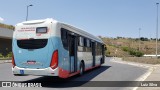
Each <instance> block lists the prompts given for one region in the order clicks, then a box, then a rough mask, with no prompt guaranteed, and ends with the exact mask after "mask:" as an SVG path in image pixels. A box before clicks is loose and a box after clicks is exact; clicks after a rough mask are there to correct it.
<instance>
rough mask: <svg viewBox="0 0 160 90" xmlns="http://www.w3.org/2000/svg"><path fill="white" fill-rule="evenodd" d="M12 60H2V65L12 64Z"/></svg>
mask: <svg viewBox="0 0 160 90" xmlns="http://www.w3.org/2000/svg"><path fill="white" fill-rule="evenodd" d="M11 62H12V60H0V64H3V63H11Z"/></svg>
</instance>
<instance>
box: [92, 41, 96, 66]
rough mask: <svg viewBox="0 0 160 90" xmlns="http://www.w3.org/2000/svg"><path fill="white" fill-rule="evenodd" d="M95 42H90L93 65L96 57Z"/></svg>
mask: <svg viewBox="0 0 160 90" xmlns="http://www.w3.org/2000/svg"><path fill="white" fill-rule="evenodd" d="M95 54H96V53H95V42H92V56H93V66H95V63H96V62H95V61H96V58H95Z"/></svg>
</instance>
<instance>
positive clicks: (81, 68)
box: [80, 62, 84, 75]
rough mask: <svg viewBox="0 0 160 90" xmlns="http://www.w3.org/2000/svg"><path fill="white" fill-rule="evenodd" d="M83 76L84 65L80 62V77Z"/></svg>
mask: <svg viewBox="0 0 160 90" xmlns="http://www.w3.org/2000/svg"><path fill="white" fill-rule="evenodd" d="M83 74H84V63H83V62H81V64H80V75H83Z"/></svg>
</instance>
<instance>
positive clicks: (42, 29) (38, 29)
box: [36, 27, 47, 33]
mask: <svg viewBox="0 0 160 90" xmlns="http://www.w3.org/2000/svg"><path fill="white" fill-rule="evenodd" d="M36 33H47V27H37V28H36Z"/></svg>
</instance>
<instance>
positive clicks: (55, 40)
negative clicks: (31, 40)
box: [13, 37, 69, 70]
mask: <svg viewBox="0 0 160 90" xmlns="http://www.w3.org/2000/svg"><path fill="white" fill-rule="evenodd" d="M57 49H58V51H59V52H58V54H59V61H58V63H59V65H58V66H59V67H62V68H65V70H69V54H68V51H67V50H65V49H64V48H63V45H62V42H61V38H60V37H51V38H49V39H48V44H47V45H46V47H44V48H41V49H34V50H28V49H22V48H19V47H18V46H17V40H16V39H15V38H13V54H14V58H15V63H16V66H18V67H21V68H33V69H35V68H47V67H49V66H50V62H51V58H52V54H53V52H54V51H55V50H57ZM34 60H35V61H37V62H36V64H34V65H29V64H27V61H34Z"/></svg>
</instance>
